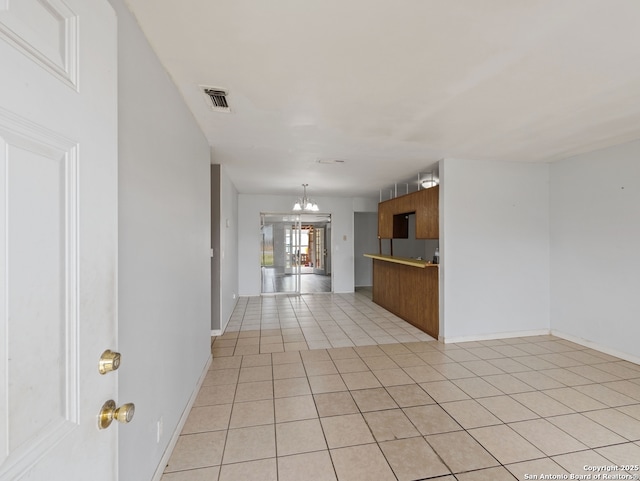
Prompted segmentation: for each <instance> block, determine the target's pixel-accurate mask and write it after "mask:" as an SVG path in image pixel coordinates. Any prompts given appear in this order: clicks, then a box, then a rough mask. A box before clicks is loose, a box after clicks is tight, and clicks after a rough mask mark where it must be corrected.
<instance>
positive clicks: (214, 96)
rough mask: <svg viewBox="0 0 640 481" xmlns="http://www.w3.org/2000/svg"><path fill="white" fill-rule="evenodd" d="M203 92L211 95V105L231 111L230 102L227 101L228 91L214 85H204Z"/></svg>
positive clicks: (223, 110)
mask: <svg viewBox="0 0 640 481" xmlns="http://www.w3.org/2000/svg"><path fill="white" fill-rule="evenodd" d="M202 90H203V92H204V93H205V94H206V95H207V97H209V100H210V104H209V106H210V107H211V108H212V109H213V110H216V111H219V112H230V111H231V109H230V108H229V104H228V103H227V92H226V91H225V90H222V89H218V88H214V87H202Z"/></svg>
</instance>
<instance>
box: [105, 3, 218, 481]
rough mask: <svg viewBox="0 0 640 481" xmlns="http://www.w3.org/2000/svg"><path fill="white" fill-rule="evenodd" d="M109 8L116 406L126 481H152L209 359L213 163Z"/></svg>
mask: <svg viewBox="0 0 640 481" xmlns="http://www.w3.org/2000/svg"><path fill="white" fill-rule="evenodd" d="M111 3H112V4H113V6H114V8H115V10H116V12H117V15H118V35H119V45H118V55H119V67H118V68H119V74H118V78H119V82H118V89H119V101H118V109H119V119H118V121H119V278H118V284H119V285H118V294H119V309H118V314H119V346H118V350H119V351H120V352H121V353H122V364H121V366H120V369H119V371H118V378H119V393H118V396H117V398H115V399H116V400H117V401H118V403H119V404H120V403H124V402H134V403H135V404H136V415H135V418H134V420H133V422H132V423H131V424H129V425H127V426H120V427H119V465H120V479H122V480H134V479H135V480H150V479H151V478H152V477H153V475H154V472H155V471H156V468H157V467H158V465H159V463H160V460H161V458H162V456H163V453H164V451H165V449H166V448H167V444H168V442H169V440H170V437H171V435H172V433H173V431H174V429H175V427H176V425H177V424H178V421H179V418H180V416H181V415H182V413H183V410H184V409H185V406H186V405H187V402H188V400H189V398H190V396H191V395H192V392H193V390H194V387H195V386H196V383H197V382H198V379H199V376H200V375H201V374H202V371H203V368H204V367H205V366H206V365H207V362H208V360H209V358H210V347H209V344H210V301H211V297H210V258H209V236H210V231H209V229H210V220H209V219H210V216H209V214H210V212H209V205H210V203H209V158H210V157H209V146H208V143H207V141H206V139H205V138H204V136H203V134H202V133H201V131H200V129H199V128H198V126H197V124H196V123H195V121H194V119H193V117H192V115H191V113H190V112H189V111H188V110H187V108H186V106H185V105H184V102H183V100H182V98H181V96H180V95H179V93H178V92H177V90H176V88H175V86H174V85H173V83H172V82H171V81H170V79H169V78H168V76H167V74H166V72H165V71H164V69H163V68H162V67H161V65H160V63H159V62H158V60H157V59H156V57H155V55H154V54H153V52H152V50H151V49H150V47H149V45H148V44H147V41H146V39H145V38H144V37H143V35H142V33H141V31H140V30H139V28H138V26H137V23H136V22H135V20H134V19H133V18H132V16H131V15H130V13H129V11H128V10H127V8H126V7H125V6H124V4H123V1H122V0H111ZM106 347H109V346H105V348H106ZM161 418H162V420H163V424H164V429H163V431H164V434H163V436H162V438H161V439H160V442H159V443H158V442H156V427H157V422H158V420H159V419H161Z"/></svg>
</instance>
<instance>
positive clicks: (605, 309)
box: [550, 142, 640, 362]
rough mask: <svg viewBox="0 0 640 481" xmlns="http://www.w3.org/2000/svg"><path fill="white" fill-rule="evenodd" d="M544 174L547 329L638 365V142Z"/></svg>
mask: <svg viewBox="0 0 640 481" xmlns="http://www.w3.org/2000/svg"><path fill="white" fill-rule="evenodd" d="M550 172H551V176H550V179H551V327H552V328H553V331H554V333H557V334H559V335H568V336H571V337H573V338H576V340H583V341H588V342H591V343H595V344H596V345H597V347H599V348H602V349H604V350H606V351H609V352H613V353H618V354H621V355H624V357H627V358H630V356H633V359H634V360H635V362H639V359H640V358H639V354H638V353H639V351H638V339H640V322H638V321H639V319H640V296H639V295H638V293H639V292H640V276H639V275H638V273H639V272H640V242H639V239H640V142H633V143H629V144H625V145H620V146H617V147H613V148H609V149H605V150H600V151H597V152H592V153H590V154H584V155H579V156H577V157H574V158H571V159H567V160H564V161H561V162H557V163H554V164H552V165H551V171H550Z"/></svg>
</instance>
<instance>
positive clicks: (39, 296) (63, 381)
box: [0, 0, 126, 481]
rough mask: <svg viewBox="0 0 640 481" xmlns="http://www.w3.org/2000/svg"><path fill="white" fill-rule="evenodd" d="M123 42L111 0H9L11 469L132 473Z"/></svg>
mask: <svg viewBox="0 0 640 481" xmlns="http://www.w3.org/2000/svg"><path fill="white" fill-rule="evenodd" d="M116 54H117V41H116V19H115V14H114V12H113V10H112V8H111V6H110V5H109V4H108V2H107V0H0V186H1V187H0V189H1V192H0V229H1V230H2V232H0V259H1V262H0V266H1V268H0V479H2V480H13V479H23V480H34V481H36V480H37V481H40V480H48V481H51V480H55V481H57V480H69V481H75V480H92V481H113V480H116V479H117V477H118V476H117V459H116V451H117V429H115V428H114V426H112V427H111V428H109V429H105V430H98V428H97V414H98V412H99V410H100V408H101V406H102V405H103V403H104V402H105V401H106V400H108V399H115V400H117V390H116V389H117V376H116V373H109V374H105V375H100V374H99V373H98V369H97V368H98V360H99V358H100V355H101V353H102V352H103V351H104V350H105V349H107V348H110V349H114V350H115V349H117V346H116V313H117V303H116V293H117V270H116V267H117V93H116V88H117V72H116ZM125 365H126V356H123V367H124V366H125Z"/></svg>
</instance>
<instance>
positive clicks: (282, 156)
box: [126, 0, 640, 197]
mask: <svg viewBox="0 0 640 481" xmlns="http://www.w3.org/2000/svg"><path fill="white" fill-rule="evenodd" d="M126 1H127V3H128V4H129V7H130V8H131V10H132V11H133V13H134V14H135V16H136V17H137V19H138V22H139V23H140V26H141V27H142V30H143V31H144V32H145V34H146V36H147V37H148V39H149V41H150V43H151V45H152V47H153V48H154V50H155V51H156V53H157V55H158V56H159V58H160V60H161V62H162V63H163V65H164V67H165V68H166V69H167V71H168V72H169V74H170V76H171V77H172V78H173V80H174V82H175V83H176V85H177V86H178V89H179V90H180V91H181V93H182V95H183V96H184V98H185V100H186V102H187V105H188V106H189V108H190V109H191V110H192V112H193V114H194V116H195V118H196V119H197V121H198V123H199V124H200V126H201V128H202V130H203V131H204V133H205V135H206V137H207V139H208V140H209V143H210V145H211V149H212V162H214V163H219V164H223V165H224V166H225V170H226V172H227V174H228V175H229V176H230V178H231V180H232V181H233V183H234V184H235V186H236V188H237V189H238V191H239V192H240V193H250V194H290V195H299V194H300V192H301V190H302V187H301V184H303V183H308V184H309V193H310V194H311V195H313V196H316V197H317V196H323V195H324V196H327V195H336V196H352V195H356V196H376V195H377V193H378V191H379V189H382V188H385V187H387V186H389V185H390V184H393V183H394V182H400V181H405V180H406V179H409V178H417V177H416V174H417V173H418V172H428V171H429V170H430V168H431V167H430V166H432V165H434V163H435V162H437V161H438V160H439V159H442V158H464V159H472V160H475V159H478V160H500V161H514V162H550V161H554V160H558V159H562V158H566V157H569V156H572V155H575V154H579V153H582V152H587V151H591V150H595V149H598V148H602V147H607V146H610V145H614V144H619V143H623V142H626V141H630V140H635V139H638V138H640V34H639V33H638V25H640V1H638V0H526V1H522V0H521V1H516V0H483V1H478V0H456V1H451V0H347V1H345V0H269V1H264V0H183V1H181V2H175V0H126ZM203 85H204V86H213V87H218V88H222V89H225V90H227V91H228V97H227V99H228V102H229V104H230V108H231V112H230V113H224V112H216V111H213V109H211V108H210V106H209V104H208V99H207V97H206V96H205V95H204V94H203V93H202V90H201V86H203ZM335 160H342V161H344V162H343V163H337V164H331V163H328V164H325V163H321V162H331V161H335ZM319 161H320V162H319Z"/></svg>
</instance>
